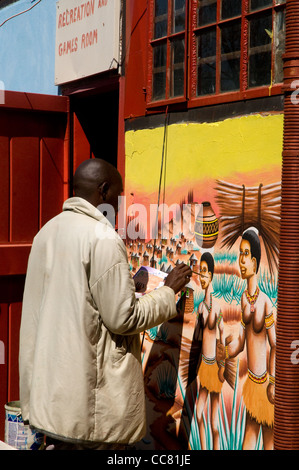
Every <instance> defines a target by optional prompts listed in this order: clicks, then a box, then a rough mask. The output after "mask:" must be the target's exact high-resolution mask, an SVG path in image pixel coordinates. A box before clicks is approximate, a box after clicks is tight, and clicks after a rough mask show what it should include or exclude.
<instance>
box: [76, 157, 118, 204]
mask: <svg viewBox="0 0 299 470" xmlns="http://www.w3.org/2000/svg"><path fill="white" fill-rule="evenodd" d="M122 191H123V187H122V178H121V175H120V174H119V172H118V170H117V169H116V168H115V167H114V166H113V165H111V163H109V162H106V161H105V160H101V159H99V158H95V159H90V160H85V161H84V162H83V163H81V165H79V167H78V168H77V170H76V172H75V174H74V194H75V196H76V197H81V198H83V199H86V200H87V201H88V202H90V203H91V204H93V205H94V206H95V207H97V206H98V205H100V204H102V203H103V202H105V203H107V204H109V203H111V204H112V205H113V206H114V202H115V201H114V199H115V196H116V193H117V196H119V195H120V194H121V192H122ZM111 198H112V199H113V200H112V199H111ZM115 209H116V208H115Z"/></svg>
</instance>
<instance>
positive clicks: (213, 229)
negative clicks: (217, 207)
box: [194, 201, 219, 248]
mask: <svg viewBox="0 0 299 470" xmlns="http://www.w3.org/2000/svg"><path fill="white" fill-rule="evenodd" d="M194 231H195V240H196V243H197V245H198V246H199V247H202V248H212V247H213V246H214V245H215V243H216V240H217V238H218V233H219V222H218V219H217V217H216V215H215V212H214V211H213V208H212V206H211V204H210V203H209V202H207V201H205V202H203V203H202V204H201V206H200V208H199V211H198V213H197V215H196V220H195V226H194Z"/></svg>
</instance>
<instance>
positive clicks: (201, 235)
mask: <svg viewBox="0 0 299 470" xmlns="http://www.w3.org/2000/svg"><path fill="white" fill-rule="evenodd" d="M194 233H195V235H199V236H200V237H203V238H211V237H214V236H215V235H218V233H219V232H214V233H211V234H210V235H204V234H203V233H198V232H194Z"/></svg>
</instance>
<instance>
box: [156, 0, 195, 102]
mask: <svg viewBox="0 0 299 470" xmlns="http://www.w3.org/2000/svg"><path fill="white" fill-rule="evenodd" d="M186 18H187V15H186V1H185V0H169V1H168V0H157V1H155V2H154V20H153V36H152V41H151V47H152V49H151V51H152V61H153V62H152V63H153V72H152V73H153V79H152V93H151V94H152V99H153V100H160V99H165V98H174V97H177V96H183V95H184V92H185V56H186V54H185V51H186V31H187V28H186Z"/></svg>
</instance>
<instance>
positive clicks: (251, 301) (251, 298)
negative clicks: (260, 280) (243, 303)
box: [245, 286, 260, 313]
mask: <svg viewBox="0 0 299 470" xmlns="http://www.w3.org/2000/svg"><path fill="white" fill-rule="evenodd" d="M259 293H260V290H259V288H258V286H256V291H255V293H254V294H253V295H252V296H251V295H249V292H248V290H246V291H245V294H246V299H247V301H248V303H249V305H250V313H254V304H255V302H256V301H257V298H258V296H259Z"/></svg>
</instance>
